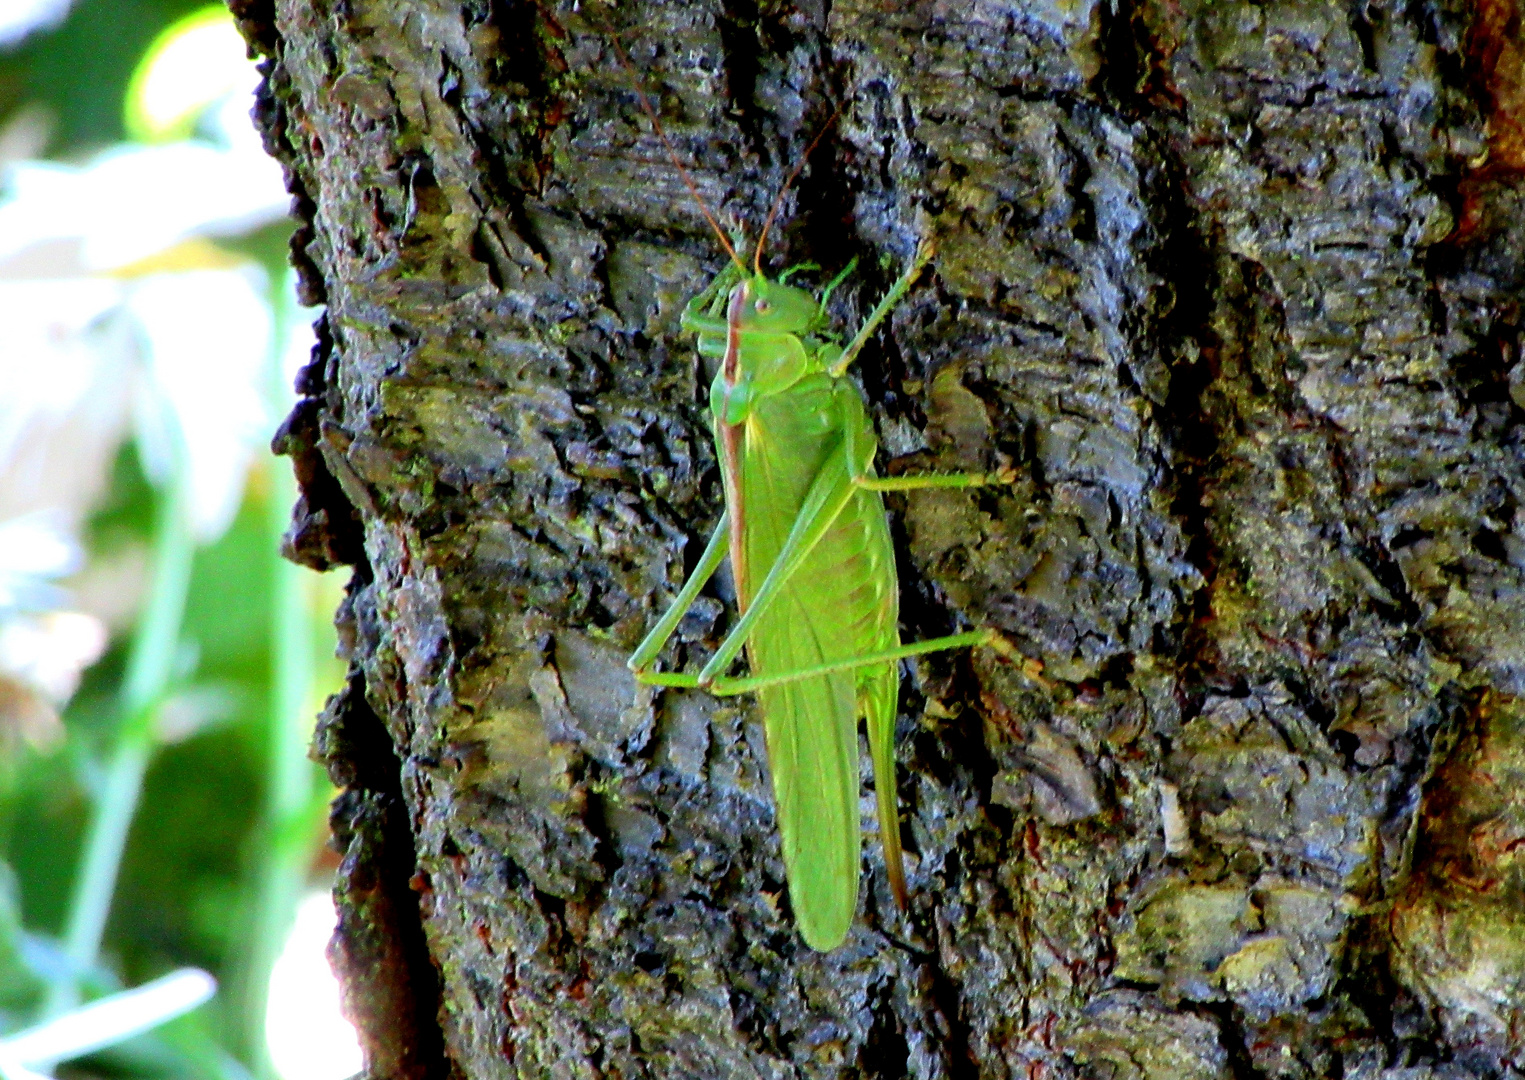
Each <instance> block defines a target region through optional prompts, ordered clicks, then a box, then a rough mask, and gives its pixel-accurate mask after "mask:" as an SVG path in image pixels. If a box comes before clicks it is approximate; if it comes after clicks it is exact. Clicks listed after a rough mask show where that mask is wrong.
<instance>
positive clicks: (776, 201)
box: [752, 101, 847, 277]
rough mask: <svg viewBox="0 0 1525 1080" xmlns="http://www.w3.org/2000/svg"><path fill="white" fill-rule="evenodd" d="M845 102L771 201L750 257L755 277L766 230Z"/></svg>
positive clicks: (818, 133) (822, 129) (765, 237)
mask: <svg viewBox="0 0 1525 1080" xmlns="http://www.w3.org/2000/svg"><path fill="white" fill-rule="evenodd" d="M846 104H847V102H845V101H844V102H842V104H841V105H838V106H837V107H836V111H834V112H833V113H832V114H831V118H830V119H829V120H827V121H826V123H824V124H822V125H821V130H820V131H818V132H816V134H815V138H814V139H811V140H810V145H809V146H807V147H805V152H804V153H803V154H801V155H800V160H799V161H798V162H796V163H795V166H794V169H793V171H791V172H790V173H789V179H787V180H785V181H784V186H783V187H781V188H779V189H778V198H776V199H774V200H773V208H772V209H771V210H769V211H768V217H767V220H765V221H764V222H763V228H762V235H761V236H759V237H758V238H757V254H756V255H754V256H753V257H752V268H753V269H754V270H756V271H757V276H758V277H761V276H762V255H763V246H764V245H765V244H767V242H768V230H769V229H771V228H773V219H774V218H776V217H777V216H778V210H779V207H781V206H783V205H784V196H785V195H787V194H789V188H790V187H791V186H793V184H794V181H795V180H796V179H797V178H798V177H799V175H800V170H801V169H803V168H804V167H805V162H807V161H809V160H810V155H811V154H813V153H815V148H816V147H817V146H819V145H820V144H821V140H822V139H823V138H825V137H826V133H827V132H828V131H830V130H831V125H832V124H835V123H836V122H837V117H839V116H841V115H842V109H843V107H844V106H845V105H846Z"/></svg>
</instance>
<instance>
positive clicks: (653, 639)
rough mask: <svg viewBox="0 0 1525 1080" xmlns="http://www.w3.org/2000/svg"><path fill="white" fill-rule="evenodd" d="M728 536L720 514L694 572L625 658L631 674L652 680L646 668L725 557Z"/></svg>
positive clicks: (727, 520)
mask: <svg viewBox="0 0 1525 1080" xmlns="http://www.w3.org/2000/svg"><path fill="white" fill-rule="evenodd" d="M730 536H731V520H730V514H729V513H728V512H727V513H723V514H721V515H720V522H719V524H717V525H716V526H715V534H714V535H713V536H711V537H710V542H709V543H708V544H707V545H706V546H705V548H704V554H703V555H700V556H699V565H698V566H696V567H694V572H693V573H692V574H690V575H689V576H688V580H687V581H685V582H684V583H683V588H682V589H680V590H679V591H678V595H677V596H676V597H674V598H673V602H672V603H671V604H670V605H669V606H668V608H667V611H666V612H664V613H663V615H662V617H661V618H660V619H658V620H657V624H656V625H655V626H653V627H652V628H651V633H649V634H647V635H646V637H645V639H644V640H643V641H642V642H641V643H640V644H639V645H637V646H636V650H635V652H633V653H631V654H630V659H629V660H628V661H626V664H627V666H628V667H629V668H630V670H631V671H633V672H635V677H636V679H637V680H638V681H640V682H653V681H654V679H653V678H652V676H651V673H650V672H648V671H647V670H646V669H647V668H649V667H650V666H651V664H652V661H654V660H655V659H656V658H657V654H658V653H660V652H661V651H662V647H663V646H664V645H666V644H667V639H668V638H670V637H672V635H673V631H674V630H676V629H677V628H678V623H680V622H682V621H683V616H685V615H687V614H688V609H689V608H690V607H692V606H693V603H694V600H695V599H696V598H697V597H698V596H699V590H700V589H702V588H704V586H705V583H706V582H708V581H709V579H710V578H711V577H713V576H714V573H715V570H716V569H717V568H718V567H719V566H720V560H721V559H723V558H725V551H726V543H727V542H728V541H729V539H730ZM665 685H672V684H665Z"/></svg>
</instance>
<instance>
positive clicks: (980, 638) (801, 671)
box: [640, 628, 1016, 697]
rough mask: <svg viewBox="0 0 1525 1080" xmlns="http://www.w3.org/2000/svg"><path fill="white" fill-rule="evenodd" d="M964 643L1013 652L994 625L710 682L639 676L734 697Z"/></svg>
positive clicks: (647, 680) (687, 677) (673, 676)
mask: <svg viewBox="0 0 1525 1080" xmlns="http://www.w3.org/2000/svg"><path fill="white" fill-rule="evenodd" d="M966 645H984V646H986V647H988V648H991V649H994V650H996V652H998V653H1000V654H1001V655H1002V656H1015V655H1016V653H1015V650H1013V648H1012V646H1011V643H1010V642H1008V641H1007V640H1006V638H1005V636H1004V635H1003V634H1002V633H1001V632H1000V631H999V630H994V629H989V628H987V629H984V630H971V631H969V632H968V633H964V634H949V635H947V636H946V637H936V638H928V639H927V640H926V641H913V642H911V643H910V644H909V645H897V646H896V647H895V648H893V649H880V650H878V651H876V652H868V653H863V654H861V655H859V656H849V657H845V658H843V659H841V660H828V661H826V662H825V663H823V664H811V665H810V666H808V667H802V668H796V669H794V670H793V671H775V672H772V673H770V674H767V675H746V676H743V677H741V678H738V679H732V678H728V677H726V676H723V675H722V676H719V677H717V678H715V679H714V680H713V681H712V682H708V683H705V682H702V681H701V677H700V676H698V675H686V674H683V673H681V672H672V673H668V672H648V673H645V674H643V675H641V676H640V679H641V681H642V682H645V683H650V684H651V685H653V686H673V687H678V688H682V689H696V688H699V687H703V688H704V689H705V690H708V691H709V692H710V693H711V694H714V695H715V696H716V697H734V696H735V695H737V694H750V693H753V692H755V691H757V690H764V689H766V688H768V687H770V686H782V685H783V684H784V683H792V682H799V681H800V680H801V679H813V678H815V677H817V676H820V675H834V674H836V673H837V672H839V671H852V670H854V669H856V668H862V667H871V666H873V665H874V664H886V663H889V662H891V661H894V660H907V659H909V658H910V657H913V656H924V655H925V654H927V653H934V652H944V651H946V650H948V649H960V648H963V647H964V646H966Z"/></svg>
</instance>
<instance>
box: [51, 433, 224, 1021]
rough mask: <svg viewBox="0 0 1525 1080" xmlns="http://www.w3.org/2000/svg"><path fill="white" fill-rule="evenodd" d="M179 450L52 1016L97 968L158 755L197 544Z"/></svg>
mask: <svg viewBox="0 0 1525 1080" xmlns="http://www.w3.org/2000/svg"><path fill="white" fill-rule="evenodd" d="M175 449H176V453H175V455H174V467H173V469H172V474H171V476H170V478H169V481H168V483H166V485H165V486H164V488H163V490H161V491H160V492H159V496H158V506H157V507H156V511H155V520H154V558H153V584H152V587H151V591H150V593H149V596H148V603H147V605H146V606H145V607H144V609H143V612H142V614H141V615H140V616H139V617H138V625H137V629H136V630H135V631H134V634H133V640H132V651H131V654H130V656H129V658H128V662H127V674H126V677H125V678H124V679H123V682H122V689H121V697H120V701H119V706H118V720H117V730H116V744H115V746H113V747H112V749H111V755H110V760H109V762H108V764H107V767H106V777H105V783H104V784H103V785H102V787H101V790H100V791H99V792H98V793H97V795H96V798H95V802H94V805H93V806H92V808H91V815H90V823H89V826H88V829H87V831H86V834H85V843H84V849H83V852H82V853H81V857H80V864H79V872H78V876H77V877H76V878H75V883H74V895H73V896H72V898H71V899H70V904H69V918H68V923H67V925H66V929H65V932H64V955H65V957H66V958H67V960H68V962H69V969H68V970H67V971H66V972H64V973H63V974H62V975H61V976H60V977H59V978H58V979H57V980H56V981H55V982H54V983H53V985H52V986H51V987H50V988H49V994H48V1001H47V1008H46V1015H48V1016H56V1015H58V1014H60V1013H63V1012H67V1011H68V1010H69V1009H71V1008H73V1007H74V1006H76V1005H77V1004H79V1000H80V978H81V977H82V976H83V975H84V974H85V973H86V972H88V971H89V970H90V968H92V967H94V966H95V962H96V957H97V956H98V955H99V953H100V948H101V937H102V935H103V934H104V933H105V930H106V918H107V916H108V915H109V914H110V912H111V897H112V894H113V893H114V892H115V891H116V881H117V872H118V871H119V870H120V868H121V865H122V852H123V849H124V848H125V847H126V845H127V834H128V830H129V829H130V828H131V826H132V819H133V815H134V814H135V813H136V811H137V806H138V796H139V794H140V793H141V791H142V788H143V774H144V773H145V772H146V771H147V769H148V763H149V760H150V759H151V758H152V757H153V751H154V744H155V741H156V731H155V721H156V717H157V714H158V708H159V704H160V702H161V701H162V700H163V698H164V694H165V690H166V689H167V687H168V685H169V682H170V679H171V678H172V677H173V675H174V666H175V657H176V654H177V652H178V648H179V643H180V624H181V621H182V620H183V618H184V615H185V595H186V590H187V587H188V586H189V584H190V577H191V561H192V558H193V556H194V554H195V547H196V545H195V539H194V537H193V536H192V535H191V524H190V485H189V477H188V472H189V470H188V468H187V466H186V460H185V453H184V448H183V447H182V446H178V445H177V446H176V447H175Z"/></svg>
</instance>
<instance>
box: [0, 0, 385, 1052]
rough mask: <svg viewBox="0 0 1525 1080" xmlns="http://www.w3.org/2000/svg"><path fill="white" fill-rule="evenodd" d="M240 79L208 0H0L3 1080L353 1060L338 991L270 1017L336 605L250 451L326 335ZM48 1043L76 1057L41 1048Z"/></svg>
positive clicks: (296, 907)
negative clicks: (313, 327) (179, 974)
mask: <svg viewBox="0 0 1525 1080" xmlns="http://www.w3.org/2000/svg"><path fill="white" fill-rule="evenodd" d="M196 33H201V34H202V36H201V37H200V38H196V37H194V34H196ZM229 35H232V36H231V37H230V36H229ZM177 41H181V42H182V46H181V47H180V48H179V53H180V56H179V58H178V59H174V58H173V57H172V56H171V54H172V53H174V51H175V46H176V42H177ZM192 41H194V45H185V44H184V43H185V42H192ZM230 49H236V50H237V55H235V54H234V53H233V52H230V51H229V50H230ZM156 58H157V59H156ZM166 58H168V59H166ZM161 60H162V61H163V62H162V63H160V62H159V61H161ZM156 64H157V66H155V65H156ZM177 65H178V66H177ZM166 72H167V73H168V74H166ZM252 79H253V74H252V65H249V64H248V63H247V61H245V60H243V59H242V56H241V45H240V44H238V43H237V42H236V33H235V32H234V31H233V29H232V24H231V20H229V19H227V17H226V13H225V12H223V11H222V10H221V9H220V8H208V7H206V6H205V5H204V4H203V3H198V2H196V0H76V2H75V3H74V4H73V5H72V7H71V6H69V5H68V3H67V0H0V1078H3V1080H34V1078H35V1077H36V1076H38V1075H52V1074H56V1075H59V1076H67V1075H76V1076H79V1075H98V1076H112V1077H145V1078H146V1077H180V1076H216V1077H229V1078H242V1077H244V1076H246V1075H250V1074H252V1075H255V1076H260V1077H267V1076H269V1077H273V1076H277V1075H279V1076H282V1077H284V1078H285V1080H338V1077H340V1076H343V1075H345V1074H346V1073H348V1072H351V1071H354V1070H355V1069H356V1068H357V1067H358V1064H359V1063H358V1059H357V1058H356V1057H355V1054H356V1051H355V1050H354V1048H353V1035H352V1033H346V1032H345V1031H343V1030H342V1029H335V1028H333V1027H332V1026H329V1027H327V1028H324V1027H323V1026H322V1024H321V1023H319V1020H321V1019H322V1016H331V1015H332V1014H333V1012H334V1009H333V1004H332V1002H328V1003H327V1004H325V1003H324V1002H318V1003H316V1004H313V1003H308V1004H306V1005H305V1008H304V1012H305V1015H304V1016H303V1017H301V1018H299V1019H291V1018H290V1017H289V1015H288V1016H287V1018H286V1019H282V1018H281V1017H280V1016H277V1015H276V1014H274V1013H272V1014H271V1015H270V1016H269V1017H267V1015H266V1012H267V1010H266V1004H267V998H266V994H267V988H268V986H269V980H270V977H271V973H272V970H277V969H279V970H277V977H278V978H279V977H281V976H280V971H285V972H286V975H285V977H286V978H288V979H290V978H296V979H297V980H298V982H299V983H302V984H313V983H315V982H317V981H321V980H322V979H323V978H324V977H325V976H326V971H325V969H324V968H323V966H322V959H321V949H322V945H323V940H324V938H325V937H326V927H327V926H331V914H327V915H325V913H324V908H323V904H324V903H325V901H324V900H323V899H322V896H321V890H322V889H323V888H324V887H325V885H326V875H327V874H328V873H329V871H330V869H331V860H332V858H333V856H332V855H331V854H330V853H328V852H327V848H326V846H325V844H324V840H325V821H326V802H327V799H328V797H329V796H330V794H331V793H330V791H329V789H328V787H327V782H326V780H325V779H324V778H323V777H322V776H321V775H320V774H319V772H318V771H317V770H316V768H315V767H314V766H313V765H311V764H310V763H309V762H308V761H307V759H306V756H305V751H306V743H307V740H308V739H309V738H310V734H311V729H312V724H313V718H314V716H315V715H316V713H317V711H318V710H319V709H320V708H321V705H322V701H323V699H324V697H325V696H326V694H328V693H330V692H332V691H333V690H335V689H337V687H338V685H339V681H340V679H341V677H342V667H341V665H340V664H339V662H338V661H337V660H335V659H334V656H333V649H334V641H333V632H332V628H331V626H330V623H329V613H331V612H332V611H333V610H334V607H335V605H336V603H337V600H338V597H339V593H340V591H341V590H342V582H341V581H339V580H337V579H335V578H334V577H333V576H332V575H330V576H328V577H326V578H320V577H318V575H314V574H311V573H309V572H307V571H303V570H300V569H299V568H297V567H294V566H292V565H290V564H288V563H284V562H282V561H281V560H280V559H279V557H278V554H277V548H278V539H279V534H280V531H281V530H282V528H283V527H284V524H285V520H286V517H287V514H288V512H289V507H290V505H291V501H292V494H293V490H292V479H291V476H290V471H289V464H288V463H287V462H286V461H284V460H276V459H273V458H271V457H270V455H269V453H268V449H267V447H268V442H269V438H270V435H271V434H272V432H273V430H274V426H275V424H276V423H278V422H279V419H280V417H281V416H282V414H283V413H284V411H285V409H286V408H287V407H288V404H289V400H288V399H289V388H290V383H291V376H292V374H293V373H294V371H295V369H296V367H297V366H299V364H300V363H301V361H302V360H303V359H305V353H306V350H307V348H308V347H309V345H310V339H311V332H310V329H309V326H310V322H311V319H312V316H313V313H312V312H307V311H303V310H301V309H300V308H298V307H297V305H296V302H295V300H294V299H293V298H292V294H291V286H290V282H289V278H288V275H287V271H286V266H285V241H286V237H287V235H288V232H289V227H288V225H287V224H286V222H285V220H284V215H283V211H284V207H285V196H284V193H283V192H282V191H281V185H280V173H279V169H278V167H276V166H275V165H274V163H273V162H270V161H269V160H268V159H265V158H264V157H263V155H262V154H260V152H259V149H258V138H257V136H256V135H255V134H254V133H253V131H252V128H251V127H250V126H249V122H248V120H247V112H248V107H249V105H250V103H251V99H250V96H249V95H250V90H251V88H252V85H253V82H252ZM156 80H157V81H156ZM177 80H178V81H177ZM177 94H178V95H179V96H178V97H177V96H176V95H177ZM155 95H157V97H156V96H155ZM145 103H146V104H145ZM177 110H178V112H177ZM299 912H300V913H301V917H300V918H298V915H299ZM325 920H327V921H326V922H325ZM294 926H296V927H297V929H298V930H299V931H300V932H301V934H305V938H304V939H302V940H298V939H297V937H294V936H293V927H294ZM298 936H300V935H298ZM283 949H284V950H285V951H284V953H283V952H282V950H283ZM187 968H197V969H202V970H203V971H205V972H207V973H210V974H211V975H212V976H213V977H214V978H215V980H216V984H217V989H216V992H215V994H213V996H212V997H211V999H210V1001H208V1002H206V1003H205V1004H201V1005H199V1006H198V1007H195V1008H191V1009H190V1010H189V1011H185V1006H186V1004H188V1003H193V1001H192V999H193V998H195V997H197V996H198V993H199V991H195V987H197V986H200V985H201V984H200V983H194V980H192V982H191V983H184V982H182V983H181V984H178V985H179V986H180V988H181V990H182V991H184V989H185V987H186V986H192V991H193V992H192V994H191V997H190V998H185V999H184V1000H182V1001H181V1004H180V1005H178V1006H173V1007H171V1006H164V1005H163V1004H162V1003H161V1004H160V1005H158V1006H152V1003H150V1006H152V1007H148V1008H147V1012H145V1013H143V1014H142V1015H141V1016H139V1017H138V1018H137V1020H136V1021H134V1022H133V1024H128V1025H127V1027H128V1028H129V1029H132V1030H136V1031H137V1032H138V1033H137V1034H131V1032H130V1031H129V1032H128V1034H129V1035H130V1037H127V1038H120V1039H116V1040H115V1041H113V1042H112V1044H111V1045H109V1046H105V1047H99V1048H95V1049H93V1050H92V1049H90V1048H89V1040H88V1039H85V1040H83V1041H80V1042H78V1043H77V1044H69V1043H68V1042H67V1039H68V1038H69V1037H72V1036H68V1034H67V1022H68V1021H69V1019H70V1018H71V1017H73V1018H80V1017H84V1018H86V1020H87V1021H88V1023H86V1027H91V1026H93V1030H94V1031H95V1032H96V1033H97V1034H99V1033H100V1032H102V1031H104V1030H106V1027H108V1026H109V1025H103V1022H102V1020H101V1019H100V1018H101V1016H104V1015H105V1014H104V1013H99V1012H98V1013H94V1014H91V1013H88V1012H81V1008H82V1007H83V1006H84V1005H86V1004H87V1003H89V1002H90V1001H92V1000H95V999H99V998H101V997H102V995H111V994H112V993H113V992H118V991H121V990H123V989H124V988H131V987H138V986H141V985H142V984H144V983H148V982H150V981H151V980H155V979H158V978H160V977H162V976H165V975H166V973H172V972H176V971H183V969H187ZM315 972H316V973H317V974H316V975H314V973H315ZM207 985H208V986H209V985H210V984H207ZM314 993H317V994H318V995H319V997H321V996H322V995H323V994H327V995H328V996H329V997H330V998H332V997H333V996H334V995H336V993H337V991H336V989H335V988H333V987H332V986H325V987H323V988H321V989H320V990H315V991H314ZM171 996H173V995H171ZM182 996H183V995H182ZM199 996H203V997H204V996H205V995H204V993H199ZM286 996H290V994H289V992H288V993H287V995H286ZM118 1000H119V999H117V998H110V999H109V1001H108V1004H110V1003H114V1002H117V1001H118ZM121 1000H122V1001H125V999H121ZM145 1000H146V999H145ZM304 1000H305V999H304ZM314 1000H316V999H314ZM325 1001H327V999H325ZM125 1007H126V1006H125V1005H123V1008H125ZM155 1008H157V1009H158V1011H157V1012H155V1011H154V1010H155ZM325 1009H326V1010H327V1011H326V1012H325V1011H324V1010H325ZM176 1011H179V1012H180V1013H181V1015H179V1016H178V1017H177V1018H172V1019H169V1020H168V1021H167V1022H164V1021H163V1017H164V1016H167V1015H168V1014H169V1013H171V1012H176ZM320 1014H322V1015H321V1016H320ZM49 1024H51V1027H47V1033H51V1034H55V1035H56V1034H58V1033H60V1032H63V1033H64V1034H63V1035H60V1036H59V1037H60V1038H63V1039H64V1043H62V1044H59V1045H78V1046H80V1047H84V1048H85V1049H86V1050H87V1051H88V1052H86V1053H85V1055H84V1056H75V1053H74V1052H73V1051H69V1052H61V1051H59V1050H58V1049H57V1048H56V1047H55V1049H53V1050H52V1051H49V1052H46V1053H45V1052H42V1051H39V1050H37V1049H36V1047H37V1045H39V1044H38V1043H37V1041H36V1035H37V1033H38V1032H39V1031H42V1030H43V1029H42V1028H40V1027H39V1025H44V1026H47V1025H49ZM282 1024H285V1025H286V1027H288V1028H292V1029H293V1030H292V1031H287V1032H286V1033H285V1034H286V1041H285V1042H284V1043H283V1042H282V1037H283V1036H282V1030H283V1029H282V1028H281V1025H282ZM134 1025H135V1027H134ZM296 1027H304V1030H303V1031H301V1032H295V1031H294V1029H295V1028H296ZM267 1028H268V1029H269V1030H268V1031H267ZM29 1033H30V1035H31V1036H32V1037H33V1041H32V1042H30V1043H28V1042H27V1037H28V1034H29ZM267 1036H268V1038H267ZM304 1038H305V1039H307V1040H308V1041H307V1043H303V1042H301V1041H300V1040H301V1039H304ZM293 1039H295V1040H296V1041H295V1042H294V1041H293ZM97 1041H100V1040H99V1039H98V1040H97ZM304 1063H305V1064H304Z"/></svg>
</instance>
